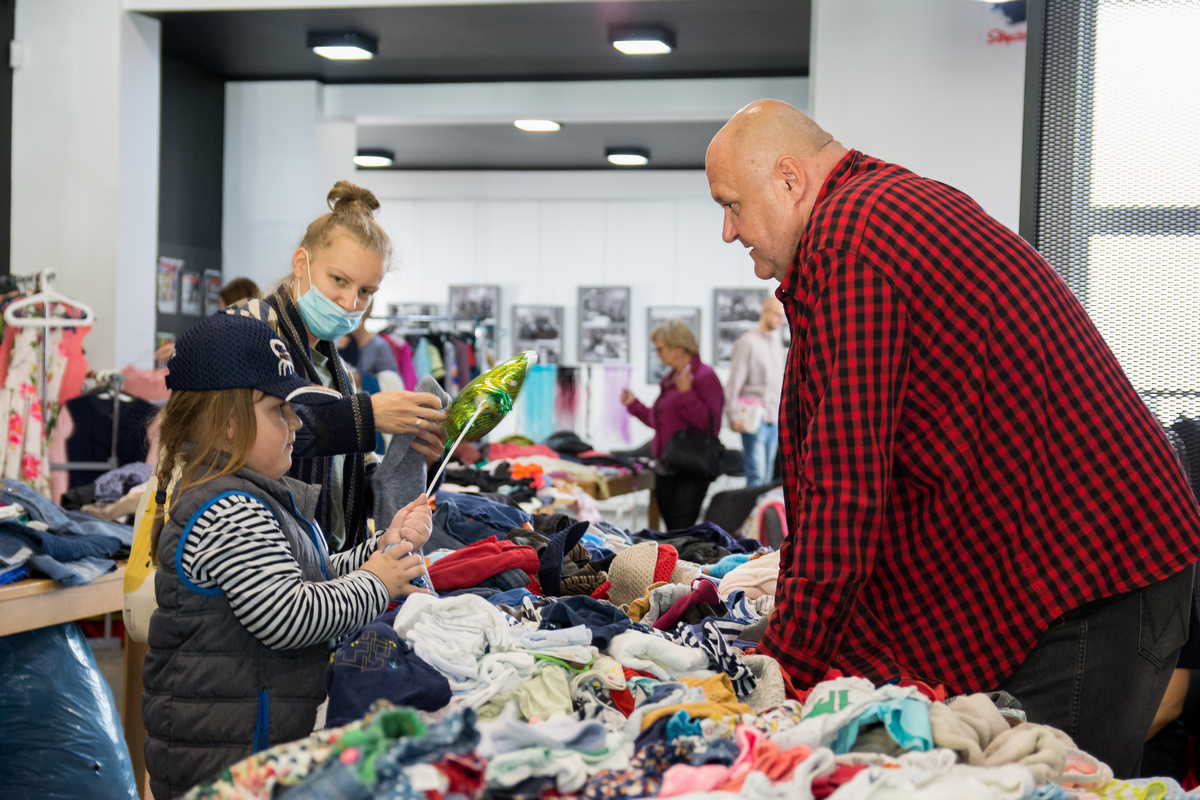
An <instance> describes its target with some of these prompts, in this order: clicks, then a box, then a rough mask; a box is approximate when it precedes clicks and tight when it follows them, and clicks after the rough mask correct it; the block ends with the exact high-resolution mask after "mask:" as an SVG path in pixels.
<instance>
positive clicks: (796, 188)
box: [773, 156, 808, 199]
mask: <svg viewBox="0 0 1200 800" xmlns="http://www.w3.org/2000/svg"><path fill="white" fill-rule="evenodd" d="M773 177H774V178H775V179H776V180H778V181H781V182H782V183H783V187H784V190H785V191H787V192H789V193H791V194H792V197H793V199H799V198H801V197H803V196H804V190H805V188H806V186H807V177H808V176H807V174H806V173H805V171H804V165H803V164H801V163H800V159H798V158H796V157H795V156H780V157H779V159H778V160H777V161H776V162H775V174H774V176H773Z"/></svg>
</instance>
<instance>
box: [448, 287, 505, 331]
mask: <svg viewBox="0 0 1200 800" xmlns="http://www.w3.org/2000/svg"><path fill="white" fill-rule="evenodd" d="M449 312H450V316H451V317H453V318H454V319H469V320H474V321H476V322H495V321H496V320H497V319H499V318H500V287H499V286H496V285H485V284H460V285H457V286H451V287H450V304H449Z"/></svg>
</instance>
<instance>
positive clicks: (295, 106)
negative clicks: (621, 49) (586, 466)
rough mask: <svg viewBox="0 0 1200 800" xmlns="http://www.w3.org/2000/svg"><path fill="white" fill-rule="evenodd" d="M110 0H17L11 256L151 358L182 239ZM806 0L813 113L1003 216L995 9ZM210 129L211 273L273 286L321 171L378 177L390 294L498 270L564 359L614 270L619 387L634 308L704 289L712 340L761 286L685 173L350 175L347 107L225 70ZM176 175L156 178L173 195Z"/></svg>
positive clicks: (636, 348) (1012, 55) (1014, 134)
mask: <svg viewBox="0 0 1200 800" xmlns="http://www.w3.org/2000/svg"><path fill="white" fill-rule="evenodd" d="M120 6H121V4H120V2H119V0H95V2H84V0H39V1H38V2H32V0H30V1H29V2H21V3H19V5H18V8H17V20H16V22H17V38H18V39H19V40H21V41H22V43H23V47H24V52H25V53H26V54H27V58H26V62H25V63H24V64H23V65H22V66H21V68H20V69H18V70H17V71H16V72H15V73H14V103H13V112H14V125H13V156H14V158H13V168H14V176H13V196H14V197H20V198H22V201H21V202H20V203H17V204H14V208H13V212H12V222H13V245H12V256H13V261H14V270H15V271H19V272H21V271H24V272H28V271H33V270H35V269H37V268H39V267H40V266H54V267H56V268H57V269H58V270H59V274H60V286H61V287H62V288H63V289H64V290H65V291H67V292H68V293H74V294H75V295H76V296H78V297H79V298H80V299H82V300H84V301H85V302H89V303H90V304H91V305H92V306H93V307H94V308H95V309H96V311H97V312H98V314H100V316H101V324H100V325H99V326H98V328H97V331H96V332H95V334H94V335H93V339H92V340H91V341H90V342H89V345H90V350H91V351H92V353H93V355H94V358H93V361H94V363H96V364H97V365H98V366H109V365H120V364H121V363H127V362H132V361H137V362H141V363H148V359H149V351H150V349H151V345H152V342H153V331H154V314H153V313H148V310H149V309H152V308H153V307H154V302H153V300H154V280H153V276H154V266H155V260H156V258H155V256H156V254H157V253H158V252H159V251H160V249H161V246H162V245H163V244H166V243H170V244H182V245H188V244H189V243H188V242H173V243H172V242H170V241H169V238H170V237H172V236H175V234H174V233H172V232H171V230H172V225H173V224H175V223H174V222H172V221H171V220H167V219H164V226H163V230H162V233H161V236H160V233H159V230H158V221H157V211H158V205H159V204H158V202H157V201H158V200H159V196H158V189H159V183H160V182H159V180H158V177H159V176H158V172H159V158H158V135H159V127H158V125H157V119H158V116H159V113H158V112H159V105H158V104H159V98H158V91H157V90H158V85H157V79H158V78H157V76H158V75H159V73H160V70H159V64H158V41H157V24H158V23H157V22H156V21H155V20H153V19H149V18H146V17H142V16H140V15H137V14H124V13H122V12H121V9H120ZM814 13H815V21H814V40H813V43H812V44H813V51H814V56H813V70H812V89H811V92H812V96H813V106H812V110H813V113H814V115H815V116H816V117H817V118H818V120H819V121H821V122H822V123H823V124H824V125H825V126H826V127H827V128H829V129H830V130H831V131H833V132H834V133H835V135H837V136H838V137H839V138H840V139H841V140H842V141H844V142H845V143H846V144H848V145H850V146H856V147H861V148H863V149H865V150H866V151H867V152H870V153H872V154H875V155H879V156H881V157H885V158H890V159H894V160H897V161H899V162H900V163H903V164H905V165H907V166H910V167H912V168H913V169H915V170H918V171H920V172H923V173H925V174H928V175H931V176H933V177H937V178H940V179H943V180H946V181H947V182H950V183H952V184H954V185H957V186H959V187H960V188H963V189H964V190H966V191H968V192H970V193H972V194H973V195H974V196H976V197H977V198H978V199H979V200H980V202H981V203H982V204H983V205H984V207H985V208H987V209H988V210H989V211H990V212H991V213H993V214H995V215H996V216H997V217H998V218H1000V219H1001V220H1002V221H1004V222H1006V223H1008V224H1010V225H1013V226H1014V227H1015V225H1016V219H1017V203H1018V195H1019V191H1018V189H1019V179H1020V170H1019V154H1020V142H1021V136H1020V123H1021V103H1022V99H1021V91H1022V75H1023V63H1022V59H1023V49H1024V47H1023V44H1021V43H1020V42H1015V43H1007V44H988V43H987V40H988V32H989V30H991V29H992V28H1002V27H1004V26H1003V24H1002V19H1001V18H1000V17H999V15H997V14H996V13H995V12H994V11H992V10H991V9H989V8H987V7H986V4H982V3H981V4H974V3H967V2H963V0H931V2H930V3H925V2H917V0H902V2H896V3H887V4H880V3H874V2H869V0H817V2H816V3H815V11H814ZM167 69H168V72H167V74H168V75H170V74H171V73H170V72H169V70H170V67H169V65H168V67H167ZM139 93H140V94H139ZM46 97H55V98H60V99H61V102H54V103H46V102H45V98H46ZM845 98H853V102H847V101H846V100H845ZM733 110H734V109H732V108H731V109H730V111H731V112H732V111H733ZM208 121H209V122H211V119H210V120H208ZM979 142H985V143H986V144H987V146H988V148H989V149H988V152H987V154H986V156H985V157H980V155H979ZM223 145H224V153H223V169H222V174H223V181H222V184H223V186H222V194H223V197H222V198H221V201H220V202H219V204H218V205H219V206H220V208H221V209H222V211H221V213H220V214H219V216H220V222H219V225H220V228H221V231H222V235H221V243H220V249H221V255H220V260H221V262H222V266H223V268H224V273H225V277H226V278H227V279H228V278H230V277H233V276H235V275H241V274H245V275H248V276H250V277H252V278H254V279H255V280H256V281H258V282H259V283H260V284H261V285H263V286H264V287H269V286H270V285H272V284H273V282H274V281H275V280H276V279H278V277H280V276H281V275H282V274H283V272H284V271H285V270H286V269H287V263H288V256H289V254H290V253H291V251H292V249H293V248H294V247H295V244H296V241H297V240H298V239H299V236H300V233H301V230H302V227H303V224H304V222H306V221H307V220H309V219H311V218H312V217H313V216H315V215H316V214H318V213H320V212H321V210H322V208H323V203H322V200H323V198H324V195H325V192H326V191H327V190H328V188H329V186H330V185H331V184H332V182H333V181H334V180H336V179H337V178H340V177H349V178H351V179H358V180H360V182H364V183H367V184H368V185H371V184H372V183H376V182H377V183H378V185H379V186H380V189H379V193H380V197H381V199H382V200H383V203H384V208H383V212H382V216H383V219H384V220H385V224H387V225H388V227H389V228H390V229H391V230H392V232H393V236H394V238H395V239H396V243H397V258H396V262H395V266H396V270H395V272H394V274H393V275H392V276H391V277H390V278H389V279H388V283H387V284H386V285H385V295H386V296H387V297H388V298H391V297H395V298H397V299H401V298H402V299H406V300H417V301H420V300H429V301H440V302H444V300H445V297H446V286H448V285H449V284H450V283H452V282H454V283H473V282H492V283H499V284H501V286H502V301H503V305H504V317H505V319H503V320H502V324H503V327H505V328H506V327H508V325H509V324H510V322H509V316H510V308H511V304H512V303H514V302H521V303H527V302H530V303H531V302H544V303H551V304H562V305H564V306H566V307H567V315H566V342H565V352H566V353H567V355H568V357H569V358H571V357H573V355H574V352H575V341H574V339H575V315H574V305H575V290H576V287H577V286H579V285H591V284H614V285H629V286H631V287H632V288H633V304H634V308H633V316H632V326H633V333H632V356H633V361H634V376H635V387H634V388H635V389H637V390H639V391H642V392H647V393H650V396H652V392H653V387H648V386H645V385H644V383H640V382H642V381H644V375H645V363H644V362H645V352H644V351H645V336H646V333H647V331H646V330H645V308H646V306H647V305H699V306H700V307H701V309H702V312H703V328H704V330H702V331H701V344H702V348H703V350H704V351H705V354H707V353H709V352H710V350H711V338H712V336H711V330H710V327H711V322H712V288H713V287H714V286H755V285H757V281H756V279H755V278H753V277H752V275H751V274H750V270H749V266H748V262H747V261H746V260H745V256H744V253H743V252H742V251H741V249H740V248H738V247H737V246H736V245H725V244H723V243H722V242H721V241H720V234H719V216H720V215H719V212H718V210H717V208H716V207H715V206H714V205H712V204H711V201H709V199H708V196H707V187H706V185H705V183H704V180H703V174H702V173H701V172H698V171H683V172H674V171H672V172H653V171H651V172H644V173H624V172H622V173H613V172H606V171H598V172H584V173H573V172H572V173H552V172H550V173H548V172H529V173H522V172H508V173H438V174H437V175H438V177H436V178H433V177H423V176H425V174H424V173H407V174H406V173H365V172H362V171H357V172H356V171H354V170H353V169H352V168H350V169H347V167H346V165H348V164H349V158H350V155H351V154H352V152H353V149H354V146H355V142H354V127H353V122H351V121H349V120H344V119H327V118H325V116H324V114H323V113H322V109H321V107H320V87H319V84H316V83H315V82H311V81H296V82H284V83H274V84H261V83H252V84H235V83H230V84H227V85H226V93H225V115H224V136H223ZM169 146H171V145H170V144H169V143H168V142H164V147H169ZM206 160H208V161H209V163H211V159H206ZM212 174H214V173H213V172H210V173H208V175H207V176H202V177H199V178H197V180H198V181H199V183H196V184H194V185H195V186H202V185H205V181H204V178H205V177H211V175H212ZM404 175H407V176H408V177H406V178H405V177H401V176H404ZM174 180H175V178H173V177H172V176H171V175H169V174H168V175H164V181H163V184H162V188H163V189H164V190H165V191H166V193H167V194H168V195H170V194H171V193H172V192H173V191H177V190H178V187H179V186H180V185H181V184H180V183H174V184H172V181H174ZM188 184H189V179H187V178H184V179H183V181H182V185H184V186H186V185H188ZM172 185H174V186H175V189H174V190H172V188H171V187H172ZM184 191H185V193H186V191H187V189H186V188H185V189H184ZM203 193H204V195H205V196H206V197H209V196H211V185H208V188H205V189H204V190H203ZM168 202H169V201H168V199H167V197H164V198H163V206H162V208H163V213H164V215H165V214H166V213H167V209H168V205H167V203H168ZM201 202H202V201H200V200H198V199H197V200H196V203H197V205H196V207H197V208H199V207H200V203H201ZM147 204H149V206H150V207H148V208H147ZM45 209H54V211H53V212H51V213H45V211H44V210H45ZM139 209H140V210H139ZM181 213H183V214H184V217H177V218H176V221H179V220H182V219H184V218H185V217H186V215H187V212H181ZM203 216H204V218H205V221H204V222H199V221H193V222H196V228H195V230H199V229H201V228H204V229H205V230H207V231H209V233H207V234H201V235H200V238H198V239H197V242H199V245H198V246H202V247H208V248H209V249H211V246H212V241H213V239H212V237H211V230H212V227H211V221H212V219H213V215H212V213H209V214H207V215H203ZM189 224H191V223H189ZM105 320H107V321H108V322H109V324H107V325H106V324H105ZM503 341H505V340H502V342H503Z"/></svg>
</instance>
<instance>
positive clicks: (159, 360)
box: [154, 331, 175, 369]
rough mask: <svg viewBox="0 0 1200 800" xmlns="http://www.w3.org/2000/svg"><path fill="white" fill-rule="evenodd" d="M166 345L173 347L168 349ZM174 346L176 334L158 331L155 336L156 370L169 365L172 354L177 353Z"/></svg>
mask: <svg viewBox="0 0 1200 800" xmlns="http://www.w3.org/2000/svg"><path fill="white" fill-rule="evenodd" d="M165 345H171V347H170V348H166V347H165ZM174 345H175V334H173V333H171V332H170V331H158V332H157V333H155V334H154V366H155V368H156V369H157V368H159V367H165V366H166V365H167V361H169V360H170V358H171V354H172V353H174V352H175V348H174Z"/></svg>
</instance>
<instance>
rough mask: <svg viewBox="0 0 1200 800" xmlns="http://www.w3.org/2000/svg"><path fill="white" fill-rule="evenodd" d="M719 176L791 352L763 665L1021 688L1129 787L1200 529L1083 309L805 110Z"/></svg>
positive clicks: (968, 208)
mask: <svg viewBox="0 0 1200 800" xmlns="http://www.w3.org/2000/svg"><path fill="white" fill-rule="evenodd" d="M706 168H707V172H708V180H709V186H710V189H711V192H712V196H713V199H714V200H716V201H717V202H718V203H719V204H720V205H721V206H722V208H724V210H725V219H724V230H723V237H724V239H725V241H727V242H735V241H737V242H741V244H742V245H743V246H744V247H747V248H749V249H750V258H751V260H752V261H753V262H754V272H755V274H756V275H757V276H758V277H760V278H763V279H770V278H775V279H777V280H778V281H779V288H778V292H777V294H778V297H779V299H780V300H781V301H782V302H783V304H784V307H785V309H786V311H787V316H788V322H789V324H790V326H791V332H792V344H791V350H790V352H789V353H788V360H787V371H786V375H785V378H784V387H783V400H782V403H781V405H780V419H781V430H780V448H781V450H782V453H783V457H784V464H785V469H784V478H785V492H786V503H787V513H788V527H789V537H788V539H787V540H786V541H785V542H784V545H783V548H782V553H781V558H780V574H779V582H778V590H777V595H776V606H775V609H776V610H775V613H774V614H773V616H772V617H771V620H770V624H769V625H768V627H767V630H766V633H765V636H764V638H763V643H762V647H763V650H764V651H765V652H767V653H770V654H771V655H773V656H775V657H776V658H777V659H779V661H780V662H781V663H782V664H783V666H784V668H785V669H786V670H787V671H788V672H789V673H790V674H791V676H792V677H793V678H794V679H795V680H796V681H797V682H798V683H799V685H801V686H806V685H811V684H813V683H815V682H817V681H819V680H820V679H821V678H822V676H824V674H825V672H826V670H828V669H829V668H830V667H834V668H837V669H840V670H842V671H843V672H847V673H851V674H856V675H864V676H866V677H868V678H870V679H872V680H874V681H877V682H879V681H887V680H892V679H897V678H917V679H923V680H926V681H930V682H935V683H943V684H945V685H946V686H947V687H948V689H949V690H950V691H951V692H952V693H957V692H974V691H986V690H992V689H999V688H1005V689H1007V690H1008V691H1010V692H1011V693H1012V694H1014V695H1016V696H1017V697H1018V698H1019V699H1020V700H1021V702H1022V703H1023V704H1024V706H1025V709H1026V711H1027V713H1028V715H1029V718H1030V719H1031V720H1033V721H1038V722H1046V723H1049V724H1052V725H1054V726H1056V727H1059V728H1061V729H1063V730H1065V731H1066V732H1067V733H1069V734H1070V735H1071V736H1073V737H1074V738H1075V740H1076V742H1077V743H1078V744H1079V746H1080V747H1082V748H1083V749H1085V750H1088V751H1090V752H1093V753H1095V754H1096V755H1097V756H1099V757H1100V758H1102V759H1104V760H1105V761H1107V762H1108V763H1109V764H1110V765H1111V766H1112V767H1113V769H1114V770H1115V771H1116V773H1117V775H1118V776H1120V777H1126V776H1132V775H1133V774H1134V773H1135V772H1136V769H1137V764H1138V761H1139V759H1140V753H1141V744H1142V741H1143V739H1144V737H1145V733H1146V731H1147V729H1148V727H1149V725H1150V721H1151V719H1152V718H1153V715H1154V711H1155V709H1156V707H1157V706H1158V702H1159V699H1160V698H1161V697H1162V693H1163V689H1164V687H1165V685H1166V681H1167V679H1168V677H1169V675H1170V672H1171V669H1172V667H1173V666H1174V664H1175V660H1176V658H1177V656H1178V652H1179V647H1180V646H1181V645H1182V643H1183V641H1184V639H1185V638H1186V636H1187V620H1188V614H1189V610H1190V604H1191V595H1192V580H1193V571H1194V570H1193V565H1194V562H1195V561H1196V560H1197V559H1198V558H1200V510H1198V509H1197V507H1196V501H1195V498H1194V497H1192V495H1191V492H1190V491H1189V489H1188V486H1187V483H1186V481H1185V478H1184V476H1183V473H1182V471H1181V469H1180V467H1179V464H1178V463H1177V462H1176V460H1175V457H1174V455H1173V453H1172V451H1171V447H1170V444H1169V443H1168V441H1167V439H1166V437H1165V436H1164V434H1163V430H1162V428H1161V427H1160V425H1159V424H1158V422H1157V421H1156V420H1155V418H1154V417H1153V415H1151V413H1150V412H1149V411H1148V410H1147V408H1146V406H1145V405H1144V404H1143V403H1142V401H1141V399H1140V398H1139V397H1138V394H1137V392H1136V391H1135V390H1134V388H1133V386H1132V385H1131V384H1130V382H1129V380H1128V379H1127V378H1126V377H1125V375H1124V373H1123V372H1122V371H1121V367H1120V365H1119V364H1118V363H1117V361H1116V359H1115V358H1114V357H1113V354H1112V352H1111V351H1110V350H1109V349H1108V347H1107V346H1106V345H1105V343H1104V341H1103V339H1101V337H1100V334H1099V333H1098V332H1097V330H1096V328H1095V326H1094V325H1093V324H1092V322H1091V320H1089V319H1088V316H1087V314H1086V313H1085V312H1084V309H1083V307H1082V306H1081V305H1080V303H1079V302H1078V301H1077V300H1076V298H1075V297H1074V296H1073V295H1072V294H1071V292H1070V291H1069V290H1068V289H1067V286H1066V285H1065V284H1064V283H1063V281H1062V280H1060V279H1059V277H1058V275H1057V274H1056V273H1055V272H1054V270H1053V269H1052V268H1051V267H1050V266H1049V265H1048V264H1047V263H1046V262H1045V261H1044V260H1043V259H1042V258H1041V257H1040V256H1039V255H1038V254H1037V253H1036V252H1035V251H1034V250H1033V249H1032V248H1030V247H1029V245H1028V244H1026V243H1025V242H1024V241H1023V240H1021V239H1020V238H1019V237H1018V236H1016V235H1015V234H1014V233H1013V232H1012V231H1010V230H1009V229H1007V228H1005V227H1004V226H1003V225H1001V224H1000V223H999V222H997V221H996V220H995V219H993V218H992V217H990V216H989V215H988V214H987V213H985V212H984V211H983V209H981V208H980V207H979V205H978V204H976V203H975V202H974V201H973V200H972V199H971V198H970V197H968V196H966V195H965V194H963V193H962V192H960V191H958V190H956V189H953V188H952V187H949V186H946V185H945V184H941V183H938V182H936V181H933V180H929V179H927V178H922V177H920V176H919V175H915V174H913V173H912V172H909V171H908V170H906V169H904V168H902V167H899V166H896V165H895V164H888V163H886V162H883V161H880V160H878V159H875V158H871V157H870V156H867V155H865V154H863V153H860V152H858V151H855V150H847V149H846V148H845V147H843V146H842V145H841V144H839V143H838V142H837V141H835V140H834V138H833V137H832V136H831V135H830V134H828V133H826V132H825V131H824V130H822V129H821V128H820V126H818V125H817V124H816V123H815V122H813V120H811V119H809V118H808V117H806V116H805V115H803V114H801V113H800V112H799V111H797V110H796V109H794V108H792V107H791V106H788V105H787V104H785V103H781V102H778V101H772V100H763V101H758V102H755V103H752V104H750V105H749V106H747V107H745V108H743V109H742V110H740V111H739V112H738V113H737V114H735V115H734V116H733V117H732V118H731V119H730V120H729V122H728V123H727V124H726V125H725V126H724V127H723V128H722V129H721V130H720V131H719V132H718V133H717V135H716V136H715V137H714V138H713V141H712V143H711V144H710V145H709V148H708V154H707V158H706Z"/></svg>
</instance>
